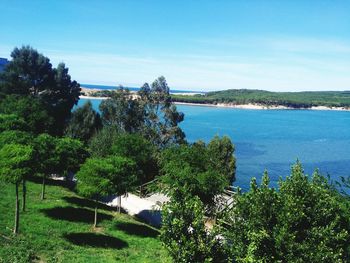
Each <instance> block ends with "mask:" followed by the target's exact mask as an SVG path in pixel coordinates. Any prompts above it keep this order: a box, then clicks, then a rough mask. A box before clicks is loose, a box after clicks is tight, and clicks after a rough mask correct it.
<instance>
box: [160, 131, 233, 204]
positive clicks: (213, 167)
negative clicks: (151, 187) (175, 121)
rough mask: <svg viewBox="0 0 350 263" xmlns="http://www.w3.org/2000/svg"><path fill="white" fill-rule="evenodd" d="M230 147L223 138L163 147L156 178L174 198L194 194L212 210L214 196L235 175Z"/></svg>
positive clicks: (231, 146)
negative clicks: (160, 171) (159, 173)
mask: <svg viewBox="0 0 350 263" xmlns="http://www.w3.org/2000/svg"><path fill="white" fill-rule="evenodd" d="M222 149H224V150H222ZM233 150H234V147H233V145H232V143H231V141H230V140H229V139H228V138H227V137H223V138H222V139H220V138H219V137H214V139H213V140H211V141H210V142H209V144H208V145H205V144H204V143H203V142H197V143H194V144H192V145H180V146H174V147H170V148H169V149H166V150H165V151H163V152H162V157H161V169H162V173H163V175H162V176H161V177H160V180H161V182H162V184H163V186H164V187H165V190H166V192H167V193H168V194H169V195H170V196H171V197H174V198H180V197H181V196H184V195H190V196H193V197H194V196H197V197H199V199H200V200H201V201H202V202H203V203H204V204H205V205H206V208H207V209H208V210H212V209H213V208H214V207H215V197H216V196H217V195H219V194H221V193H222V192H223V190H224V189H225V188H226V187H228V186H229V185H230V182H232V180H233V179H234V178H235V158H234V156H233Z"/></svg>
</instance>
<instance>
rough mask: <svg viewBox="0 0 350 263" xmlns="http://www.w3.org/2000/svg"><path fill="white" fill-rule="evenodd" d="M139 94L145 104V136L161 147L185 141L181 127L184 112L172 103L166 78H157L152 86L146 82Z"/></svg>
mask: <svg viewBox="0 0 350 263" xmlns="http://www.w3.org/2000/svg"><path fill="white" fill-rule="evenodd" d="M138 95H139V96H140V99H141V102H142V103H143V106H144V114H145V118H144V119H145V126H144V129H143V134H144V136H145V137H146V138H148V139H149V140H151V141H152V142H153V143H154V144H155V145H157V146H159V147H166V146H169V145H171V144H181V143H184V142H185V133H184V132H183V131H182V130H181V128H180V127H179V123H180V122H182V121H183V120H184V114H183V113H182V112H178V111H177V109H176V106H175V105H174V104H173V103H172V101H171V96H170V89H169V86H168V84H167V82H166V80H165V78H164V77H163V76H161V77H159V78H157V79H156V80H155V81H154V82H153V83H152V85H151V87H150V86H149V85H148V84H147V83H145V84H144V85H143V86H142V87H141V89H140V91H139V92H138Z"/></svg>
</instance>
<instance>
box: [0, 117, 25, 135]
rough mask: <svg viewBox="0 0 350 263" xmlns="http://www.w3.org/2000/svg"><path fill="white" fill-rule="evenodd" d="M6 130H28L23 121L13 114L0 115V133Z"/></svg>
mask: <svg viewBox="0 0 350 263" xmlns="http://www.w3.org/2000/svg"><path fill="white" fill-rule="evenodd" d="M8 130H23V131H26V130H28V126H27V124H26V123H25V121H24V120H23V119H21V118H19V117H18V116H17V115H15V114H1V113H0V132H3V131H8Z"/></svg>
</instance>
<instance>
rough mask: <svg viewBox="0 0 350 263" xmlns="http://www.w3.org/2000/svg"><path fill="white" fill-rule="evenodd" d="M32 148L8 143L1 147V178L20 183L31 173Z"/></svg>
mask: <svg viewBox="0 0 350 263" xmlns="http://www.w3.org/2000/svg"><path fill="white" fill-rule="evenodd" d="M31 161H32V148H31V147H30V146H24V145H20V144H6V145H4V146H3V147H2V148H1V149H0V178H1V180H3V181H5V182H10V183H13V184H18V183H19V182H20V181H22V180H23V178H24V177H26V176H27V175H28V174H29V173H30V171H31V170H30V168H29V167H30V162H31Z"/></svg>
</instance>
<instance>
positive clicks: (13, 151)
mask: <svg viewBox="0 0 350 263" xmlns="http://www.w3.org/2000/svg"><path fill="white" fill-rule="evenodd" d="M32 152H33V149H32V148H31V147H30V146H24V145H20V144H6V145H4V146H3V147H2V148H0V180H1V181H4V182H8V183H12V184H14V185H15V190H16V212H15V224H14V228H13V232H14V234H17V233H18V228H19V199H18V186H19V184H20V182H21V181H22V180H24V179H25V178H26V177H27V176H28V175H29V174H30V172H31V164H32Z"/></svg>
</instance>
